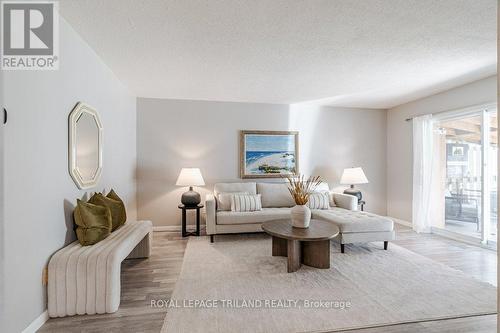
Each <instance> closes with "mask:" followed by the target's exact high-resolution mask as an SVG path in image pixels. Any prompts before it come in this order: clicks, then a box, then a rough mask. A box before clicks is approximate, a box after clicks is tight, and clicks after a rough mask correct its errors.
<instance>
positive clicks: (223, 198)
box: [216, 192, 248, 210]
mask: <svg viewBox="0 0 500 333" xmlns="http://www.w3.org/2000/svg"><path fill="white" fill-rule="evenodd" d="M235 194H248V193H247V192H233V193H219V194H218V195H217V197H216V199H217V210H231V201H232V199H233V196H234V195H235Z"/></svg>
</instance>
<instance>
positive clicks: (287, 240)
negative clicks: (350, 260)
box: [262, 219, 340, 273]
mask: <svg viewBox="0 0 500 333" xmlns="http://www.w3.org/2000/svg"><path fill="white" fill-rule="evenodd" d="M262 230H264V231H265V232H266V233H268V234H269V235H271V236H272V237H273V250H272V254H273V256H282V257H287V258H288V273H292V272H295V271H297V270H298V269H299V268H300V265H301V264H304V265H307V266H312V267H316V268H330V239H332V238H334V237H336V236H337V235H338V234H339V232H340V231H339V228H338V227H337V226H335V225H333V224H332V223H330V222H326V221H321V220H314V219H311V223H310V224H309V228H306V229H302V228H294V227H292V221H291V220H290V219H284V220H274V221H269V222H265V223H263V224H262Z"/></svg>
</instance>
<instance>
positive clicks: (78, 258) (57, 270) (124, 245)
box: [48, 221, 153, 317]
mask: <svg viewBox="0 0 500 333" xmlns="http://www.w3.org/2000/svg"><path fill="white" fill-rule="evenodd" d="M152 231H153V225H152V223H151V222H150V221H132V222H127V223H126V224H125V225H123V226H121V227H120V228H118V229H117V230H115V231H114V232H112V233H111V235H109V236H108V237H107V238H106V239H104V240H102V241H100V242H99V243H97V244H95V245H91V246H81V245H80V243H79V242H78V241H75V242H73V243H71V244H69V245H68V246H66V247H64V248H62V249H60V250H59V251H57V252H56V253H55V254H54V255H53V256H52V258H51V259H50V262H49V285H48V312H49V316H50V317H64V316H73V315H76V314H79V315H81V314H96V313H112V312H116V310H118V307H119V305H120V271H121V262H122V261H123V260H124V259H129V258H145V257H149V255H150V254H151V243H152V239H151V238H152V234H153V233H152Z"/></svg>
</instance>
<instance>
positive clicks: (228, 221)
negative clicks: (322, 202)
mask: <svg viewBox="0 0 500 333" xmlns="http://www.w3.org/2000/svg"><path fill="white" fill-rule="evenodd" d="M316 191H328V192H330V208H329V209H325V210H319V209H317V210H312V218H314V219H320V220H325V221H328V222H331V223H333V224H335V225H337V226H338V227H339V229H340V234H339V236H338V237H337V241H338V242H340V244H341V251H342V253H343V252H344V244H349V243H357V242H374V241H382V242H384V248H385V249H387V244H388V242H389V241H391V240H394V236H395V232H394V222H393V221H392V220H391V219H389V218H387V217H384V216H379V215H375V214H371V213H368V212H362V211H359V210H358V204H357V200H358V199H357V198H356V197H354V196H352V195H346V194H342V193H333V192H331V191H330V190H329V188H328V184H325V183H323V184H321V185H320V186H319V187H318V188H317V189H316ZM238 192H240V193H241V192H246V193H248V194H260V195H261V199H262V210H260V211H255V212H232V211H231V210H230V209H229V210H228V209H227V208H226V209H225V210H222V209H221V206H222V205H221V203H220V202H219V194H221V193H238ZM205 204H206V210H207V218H206V224H207V234H208V235H210V241H211V242H214V235H218V234H234V233H244V232H260V231H262V228H261V224H262V223H263V222H267V221H271V220H276V219H285V218H289V217H290V209H291V207H293V206H294V205H295V203H294V201H293V199H292V197H291V195H290V193H289V192H288V189H287V184H286V183H254V182H248V183H218V184H215V187H214V193H213V194H209V195H207V197H206V203H205Z"/></svg>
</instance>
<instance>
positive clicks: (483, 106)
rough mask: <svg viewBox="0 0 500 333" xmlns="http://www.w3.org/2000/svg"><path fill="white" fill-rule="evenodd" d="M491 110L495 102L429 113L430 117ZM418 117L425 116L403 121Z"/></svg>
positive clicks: (494, 106)
mask: <svg viewBox="0 0 500 333" xmlns="http://www.w3.org/2000/svg"><path fill="white" fill-rule="evenodd" d="M491 108H495V109H496V102H491V103H484V104H478V105H473V106H468V107H465V108H462V109H453V110H445V111H439V112H434V113H430V114H432V115H438V114H442V113H454V112H457V113H458V112H467V111H474V110H476V111H479V110H480V109H482V110H484V109H491ZM420 116H425V114H418V115H414V116H412V117H408V118H406V119H405V121H412V120H413V118H416V117H420Z"/></svg>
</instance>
